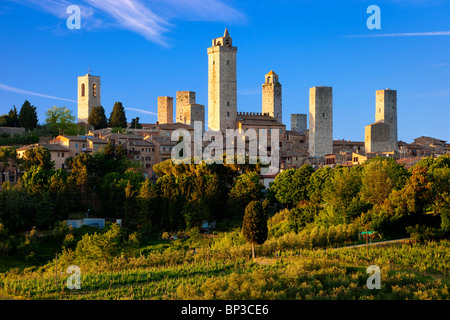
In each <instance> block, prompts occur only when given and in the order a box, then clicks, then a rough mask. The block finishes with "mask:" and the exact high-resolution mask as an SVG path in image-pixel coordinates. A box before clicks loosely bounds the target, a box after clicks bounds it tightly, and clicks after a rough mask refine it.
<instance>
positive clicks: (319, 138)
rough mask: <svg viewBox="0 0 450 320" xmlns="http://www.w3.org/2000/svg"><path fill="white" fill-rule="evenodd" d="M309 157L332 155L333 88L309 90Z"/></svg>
mask: <svg viewBox="0 0 450 320" xmlns="http://www.w3.org/2000/svg"><path fill="white" fill-rule="evenodd" d="M308 152H309V156H310V157H323V156H325V155H327V154H332V153H333V88H331V87H313V88H311V89H310V90H309V146H308Z"/></svg>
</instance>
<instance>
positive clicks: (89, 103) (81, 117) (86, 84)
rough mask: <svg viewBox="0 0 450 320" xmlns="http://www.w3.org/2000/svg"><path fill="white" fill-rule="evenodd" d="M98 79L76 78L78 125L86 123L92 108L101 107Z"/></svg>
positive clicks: (87, 75)
mask: <svg viewBox="0 0 450 320" xmlns="http://www.w3.org/2000/svg"><path fill="white" fill-rule="evenodd" d="M101 105H102V104H101V92H100V77H97V76H93V75H91V74H90V73H88V74H86V75H85V76H80V77H78V123H82V122H84V123H87V122H88V118H89V115H90V114H91V110H92V107H98V106H101Z"/></svg>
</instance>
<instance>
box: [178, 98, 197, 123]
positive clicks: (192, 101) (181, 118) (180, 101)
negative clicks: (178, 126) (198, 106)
mask: <svg viewBox="0 0 450 320" xmlns="http://www.w3.org/2000/svg"><path fill="white" fill-rule="evenodd" d="M190 104H195V92H193V91H177V101H176V108H177V112H176V122H180V123H184V122H185V120H184V107H185V106H187V105H190Z"/></svg>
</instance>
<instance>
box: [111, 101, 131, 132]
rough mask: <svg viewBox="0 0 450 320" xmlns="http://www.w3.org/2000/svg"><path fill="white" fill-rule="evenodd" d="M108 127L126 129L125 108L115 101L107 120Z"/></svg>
mask: <svg viewBox="0 0 450 320" xmlns="http://www.w3.org/2000/svg"><path fill="white" fill-rule="evenodd" d="M109 126H110V127H111V128H117V127H118V128H126V127H127V117H126V116H125V108H124V107H123V106H122V102H119V101H116V103H114V107H113V110H112V112H111V115H110V118H109Z"/></svg>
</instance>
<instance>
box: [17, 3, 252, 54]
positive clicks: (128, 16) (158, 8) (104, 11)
mask: <svg viewBox="0 0 450 320" xmlns="http://www.w3.org/2000/svg"><path fill="white" fill-rule="evenodd" d="M9 1H11V2H15V3H17V4H21V5H26V6H29V7H31V8H34V9H38V10H41V11H44V12H47V13H49V14H51V15H53V16H55V17H58V18H61V19H67V18H68V17H69V15H68V14H67V12H66V10H67V7H68V6H70V5H72V4H74V3H71V2H69V1H68V0H9ZM222 1H223V0H146V1H145V0H79V1H78V3H76V4H77V5H78V6H79V7H80V9H81V25H82V29H84V28H85V29H87V30H91V29H96V28H101V27H120V28H123V29H126V30H129V31H132V32H135V33H137V34H140V35H141V36H143V37H144V38H146V39H147V40H150V41H153V42H155V43H158V44H159V45H162V46H167V45H168V39H167V38H166V37H165V36H164V34H165V33H167V32H169V31H170V29H171V28H173V27H174V25H173V24H172V23H171V22H170V20H176V19H179V20H191V21H192V20H194V21H224V22H229V23H230V22H237V21H241V20H243V19H245V16H244V14H242V13H241V12H239V11H238V10H236V9H234V8H232V7H231V6H229V5H227V4H225V3H223V2H222Z"/></svg>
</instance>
